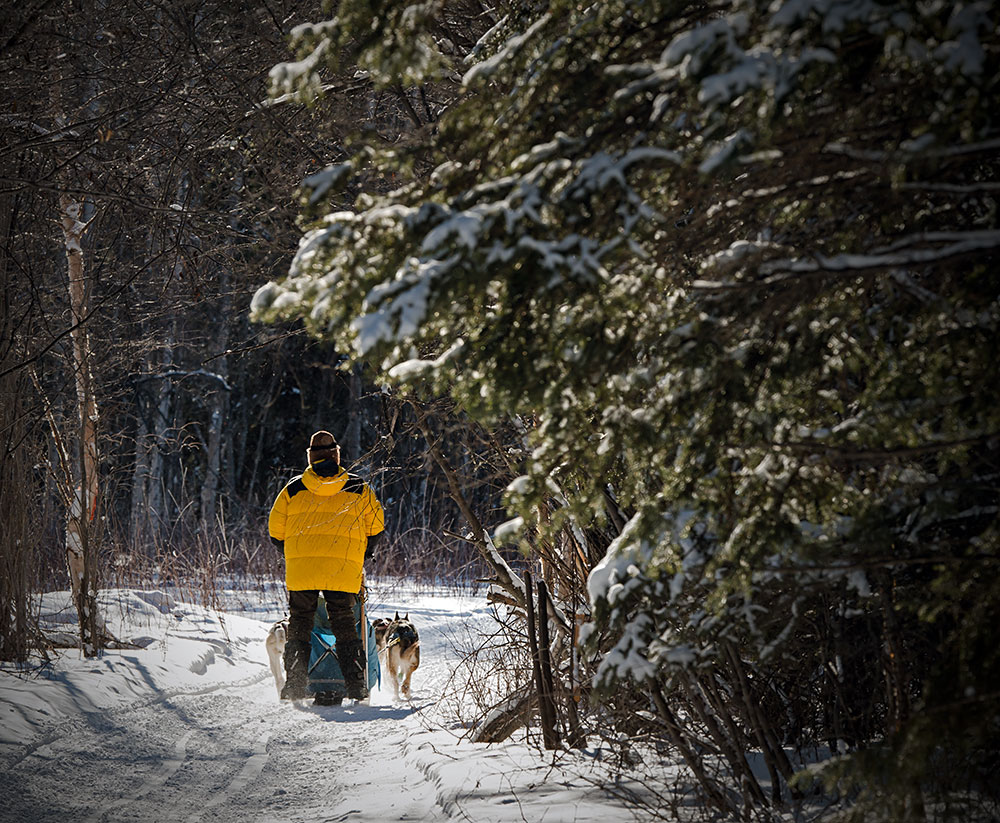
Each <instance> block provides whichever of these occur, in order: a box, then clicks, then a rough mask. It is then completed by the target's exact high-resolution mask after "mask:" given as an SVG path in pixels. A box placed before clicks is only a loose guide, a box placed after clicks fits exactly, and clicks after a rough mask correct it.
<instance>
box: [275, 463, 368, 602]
mask: <svg viewBox="0 0 1000 823" xmlns="http://www.w3.org/2000/svg"><path fill="white" fill-rule="evenodd" d="M327 475H329V476H327ZM267 528H268V531H269V532H270V533H271V537H273V538H274V539H275V540H283V541H284V543H285V584H286V585H287V587H288V590H289V591H302V590H303V589H326V590H329V591H338V592H352V593H353V592H357V591H359V590H360V589H361V571H362V568H363V566H364V562H365V549H366V548H367V546H368V538H369V537H371V536H372V535H376V534H378V533H379V532H381V531H382V530H383V529H384V528H385V515H384V514H383V512H382V506H381V504H380V503H379V502H378V498H376V497H375V493H374V492H373V491H372V490H371V488H369V486H368V484H367V483H365V482H364V480H362V479H361V478H360V477H358V476H356V475H353V474H348V473H347V472H346V471H345V470H344V469H342V468H340V467H339V466H337V465H336V464H335V463H331V462H330V461H327V460H319V461H317V462H316V463H314V464H312V465H310V466H309V468H308V469H306V470H305V471H304V472H303V473H302V474H301V475H299V476H298V477H296V478H293V479H292V481H291V482H290V483H289V484H288V485H287V486H285V488H283V489H282V490H281V493H280V494H279V495H278V497H277V499H276V500H275V501H274V505H273V506H272V507H271V516H270V517H269V518H268V521H267Z"/></svg>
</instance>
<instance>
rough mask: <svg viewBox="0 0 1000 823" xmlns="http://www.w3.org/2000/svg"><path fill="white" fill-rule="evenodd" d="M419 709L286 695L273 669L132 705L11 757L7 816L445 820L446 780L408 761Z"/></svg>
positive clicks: (233, 822) (193, 821) (5, 786)
mask: <svg viewBox="0 0 1000 823" xmlns="http://www.w3.org/2000/svg"><path fill="white" fill-rule="evenodd" d="M414 711H415V710H414V708H412V707H410V706H404V705H398V706H393V705H381V706H378V705H376V706H349V707H323V708H320V707H314V706H312V705H311V703H310V702H303V703H301V704H288V703H285V704H282V703H279V702H278V701H277V699H276V697H275V689H274V685H273V682H271V681H270V678H269V677H268V678H267V679H261V680H258V681H257V682H256V683H253V684H251V685H248V686H237V687H222V688H219V689H216V690H212V691H210V692H208V693H204V694H193V695H178V696H174V697H170V698H167V699H163V700H155V701H152V702H145V703H138V704H131V705H125V706H123V707H120V708H115V709H112V710H109V711H105V712H102V713H100V714H97V715H95V714H91V715H88V716H87V717H86V718H85V719H83V720H73V721H70V722H67V723H66V724H64V725H61V726H59V727H57V728H56V729H54V730H53V731H52V732H51V733H50V734H49V735H47V737H46V739H45V740H44V741H42V743H41V745H38V746H35V747H31V748H30V749H29V751H27V752H25V753H24V756H23V757H22V759H21V760H20V762H17V763H7V764H5V768H4V771H3V774H2V776H0V796H2V797H4V798H6V800H7V802H6V803H5V804H4V807H3V808H2V809H0V820H3V821H8V820H9V821H11V822H12V823H13V821H37V823H48V821H53V823H55V821H60V822H61V821H66V820H74V821H88V822H89V821H93V823H101V821H164V820H170V821H186V823H197V822H198V821H203V820H204V821H212V823H237V821H239V823H247V822H248V821H276V823H280V822H281V821H289V822H290V821H300V820H301V821H316V820H350V819H357V820H366V819H367V820H376V819H383V820H444V819H446V816H445V815H444V814H443V812H442V811H441V809H440V807H439V806H438V805H437V803H436V800H437V794H436V790H435V789H434V787H433V786H431V785H430V784H429V783H428V782H427V781H426V779H425V777H424V775H423V774H420V773H413V772H412V770H411V769H410V768H409V767H408V766H407V764H406V757H405V753H404V749H405V741H406V737H407V734H408V729H409V728H410V723H407V722H405V721H406V720H407V719H408V718H409V717H411V716H412V715H413V713H414ZM401 721H403V722H401ZM373 784H374V785H378V786H379V787H380V788H379V792H378V793H377V794H375V793H373V792H372V790H371V789H372V786H373ZM372 797H376V798H378V799H379V800H380V808H379V809H373V808H371V799H372ZM376 812H377V813H378V814H377V816H375V815H376Z"/></svg>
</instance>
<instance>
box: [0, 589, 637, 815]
mask: <svg viewBox="0 0 1000 823" xmlns="http://www.w3.org/2000/svg"><path fill="white" fill-rule="evenodd" d="M116 596H117V597H119V598H120V600H119V601H115V602H116V603H117V608H118V612H117V613H116V614H117V617H118V618H120V624H119V625H118V626H117V627H116V629H115V631H116V633H117V634H118V636H119V637H122V638H125V639H130V640H132V642H135V643H138V644H139V645H143V646H144V647H143V648H142V649H139V650H131V651H121V652H108V653H107V654H105V655H104V656H103V657H102V658H99V659H97V660H83V659H81V658H80V657H79V654H78V653H75V652H66V653H63V654H62V655H61V656H60V657H59V659H58V660H57V661H55V663H54V664H53V665H51V666H49V667H47V668H46V669H44V670H42V671H41V672H36V673H34V674H30V675H25V674H23V673H20V672H18V671H16V670H12V669H11V668H9V667H7V668H4V667H0V823H66V821H73V823H84V822H85V823H152V822H153V821H155V822H156V823H298V822H299V821H301V823H307V822H308V823H320V822H322V823H337V821H363V822H364V823H369V822H370V823H384V822H386V821H429V822H433V821H465V820H475V821H477V823H480V822H482V823H515V822H516V821H525V820H527V821H532V823H536V821H537V822H538V823H563V821H566V822H567V823H568V822H569V821H573V822H574V823H612V822H613V821H632V820H634V819H636V815H635V814H634V813H633V812H632V811H630V810H628V809H627V808H624V807H623V806H622V805H621V803H620V802H619V801H617V800H616V799H615V798H614V796H612V795H609V794H607V793H606V792H604V791H602V790H601V789H600V788H598V787H597V785H596V784H597V783H598V781H599V778H600V775H598V774H597V773H593V774H592V773H590V772H591V769H592V768H594V767H595V763H597V761H599V758H597V759H596V760H595V758H593V757H590V756H589V755H587V754H586V753H582V754H578V755H572V754H570V753H568V752H564V753H562V754H561V755H560V758H561V761H560V764H559V765H558V766H557V765H556V764H555V763H554V762H553V761H552V759H551V755H548V756H546V755H543V754H542V753H541V752H540V751H539V750H538V749H537V748H536V747H535V746H532V745H526V744H525V742H524V740H523V739H521V740H520V741H517V740H512V741H510V742H509V743H506V744H502V745H499V746H488V747H486V746H477V745H475V744H472V743H469V742H468V741H463V740H462V739H461V738H462V732H463V730H462V729H461V728H458V727H457V724H456V721H455V720H454V714H453V713H452V712H450V711H449V708H448V707H449V706H451V707H452V708H453V701H454V700H456V699H459V700H465V699H467V698H466V697H463V696H462V690H461V689H459V690H458V691H456V690H455V689H453V688H452V685H451V684H450V680H451V677H452V672H453V670H454V669H455V667H456V665H457V663H458V660H459V657H460V653H459V651H457V650H456V649H457V648H465V647H467V645H468V642H469V638H470V637H471V636H474V635H475V634H476V632H477V628H483V629H486V630H490V629H491V628H492V627H493V625H494V624H493V623H492V620H491V617H490V611H489V609H488V607H487V606H486V604H485V602H484V600H483V598H472V597H467V596H462V595H458V594H455V593H453V592H452V593H448V592H435V593H425V592H419V593H413V592H409V593H405V592H404V593H400V592H396V591H390V592H383V593H381V594H380V596H379V597H377V598H374V599H373V601H372V607H373V612H372V615H373V616H378V615H379V614H381V615H383V616H391V615H392V614H393V612H394V611H395V610H396V609H398V610H399V611H400V613H402V612H404V611H409V614H410V617H411V618H412V619H413V620H414V622H415V623H416V624H417V626H418V628H419V630H420V632H421V650H422V652H421V664H420V668H419V669H418V670H417V672H416V673H415V675H414V678H413V690H414V695H413V701H412V702H394V701H393V699H392V695H391V689H390V687H389V686H388V684H386V683H384V682H383V689H382V690H380V691H375V692H374V693H373V695H372V705H370V706H331V707H316V706H313V705H312V702H311V701H302V702H300V703H294V704H291V703H281V702H279V701H278V699H277V692H276V690H275V686H274V681H273V679H272V677H271V674H270V670H269V668H268V666H267V660H266V654H265V653H264V647H263V640H264V636H265V634H266V631H267V627H268V625H269V623H270V621H271V620H273V619H274V618H275V617H276V616H277V615H276V614H275V613H272V612H271V611H270V610H263V611H261V610H257V611H255V612H254V615H253V617H247V616H246V611H245V610H244V611H243V612H242V613H228V614H225V615H220V614H219V613H216V612H211V611H208V610H205V609H202V608H201V607H195V606H190V605H185V604H184V603H179V602H175V601H174V599H173V598H167V597H165V596H164V595H163V594H162V593H151V592H143V591H127V592H124V593H118V594H117V595H116ZM60 597H62V599H63V601H65V602H68V593H65V594H61V595H60ZM58 599H59V598H56V600H58ZM51 611H52V612H53V617H54V619H56V618H59V615H63V616H66V615H71V613H72V611H71V610H70V609H68V608H67V607H66V606H65V605H64V604H63V605H59V604H57V605H56V607H54V608H53V609H52V610H51ZM279 614H280V612H279ZM113 616H114V615H113ZM140 641H141V642H140ZM442 694H445V698H444V700H443V701H441V700H440V698H441V695H442ZM465 713H466V712H464V711H463V714H465Z"/></svg>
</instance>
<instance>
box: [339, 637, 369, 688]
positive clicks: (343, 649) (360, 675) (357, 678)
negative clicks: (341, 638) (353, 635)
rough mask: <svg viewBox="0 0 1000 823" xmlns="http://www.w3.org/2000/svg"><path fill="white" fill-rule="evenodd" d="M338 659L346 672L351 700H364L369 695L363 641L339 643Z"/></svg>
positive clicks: (345, 684)
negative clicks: (366, 683)
mask: <svg viewBox="0 0 1000 823" xmlns="http://www.w3.org/2000/svg"><path fill="white" fill-rule="evenodd" d="M337 659H338V661H339V662H340V670H341V671H342V672H343V673H344V686H345V687H346V689H347V696H348V697H349V698H351V700H364V699H365V698H367V697H368V687H367V686H366V685H365V668H364V652H363V650H362V648H361V643H343V644H341V643H340V642H338V643H337Z"/></svg>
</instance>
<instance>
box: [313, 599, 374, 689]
mask: <svg viewBox="0 0 1000 823" xmlns="http://www.w3.org/2000/svg"><path fill="white" fill-rule="evenodd" d="M367 600H368V592H367V589H365V588H363V587H362V589H361V593H360V594H359V595H358V597H357V598H355V601H354V626H355V629H356V630H357V632H358V637H360V638H361V647H362V648H363V649H364V652H365V661H366V666H365V676H366V680H365V686H366V687H367V689H368V691H369V692H370V691H371V690H372V689H373V688H375V686H376V685H381V682H382V672H381V669H380V667H379V662H378V651H377V649H376V647H375V631H374V630H373V629H372V624H371V621H369V620H368V613H367V609H366V608H365V605H366V602H367ZM362 626H363V627H364V631H363V632H362ZM311 641H312V642H311V648H310V651H309V683H308V686H307V688H306V690H307V691H308V692H309V694H313V695H317V702H320V698H322V700H323V702H324V703H328V704H329V705H339V704H340V703H341V702H342V701H343V699H344V696H345V695H346V694H347V686H346V684H345V683H344V673H343V672H342V671H341V669H340V661H339V660H337V639H336V637H335V636H334V634H333V629H331V627H330V617H329V615H328V614H327V611H326V601H325V600H324V599H323V593H322V592H320V595H319V601H318V603H317V604H316V618H315V620H314V621H313V630H312V638H311Z"/></svg>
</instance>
